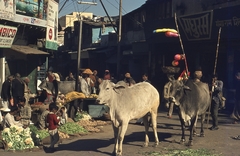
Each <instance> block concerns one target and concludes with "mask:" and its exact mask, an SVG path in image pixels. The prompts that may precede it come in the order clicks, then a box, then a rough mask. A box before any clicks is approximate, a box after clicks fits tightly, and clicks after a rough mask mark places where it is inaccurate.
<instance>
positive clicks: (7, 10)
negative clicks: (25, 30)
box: [0, 0, 16, 20]
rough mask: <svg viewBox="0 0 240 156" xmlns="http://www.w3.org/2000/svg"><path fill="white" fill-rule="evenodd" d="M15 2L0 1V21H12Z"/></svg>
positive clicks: (8, 0)
mask: <svg viewBox="0 0 240 156" xmlns="http://www.w3.org/2000/svg"><path fill="white" fill-rule="evenodd" d="M14 2H15V0H0V19H6V20H13V19H14V16H15V12H16V11H15V3H14Z"/></svg>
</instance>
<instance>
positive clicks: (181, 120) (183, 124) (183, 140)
mask: <svg viewBox="0 0 240 156" xmlns="http://www.w3.org/2000/svg"><path fill="white" fill-rule="evenodd" d="M179 111H180V110H179ZM178 115H179V119H180V123H181V128H182V138H181V140H180V144H184V142H185V122H184V120H183V118H182V116H181V113H180V112H179V113H178Z"/></svg>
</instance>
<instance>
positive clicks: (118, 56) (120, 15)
mask: <svg viewBox="0 0 240 156" xmlns="http://www.w3.org/2000/svg"><path fill="white" fill-rule="evenodd" d="M121 38H122V0H119V26H118V48H117V76H118V78H120V58H121Z"/></svg>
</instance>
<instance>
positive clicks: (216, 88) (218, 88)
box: [210, 74, 223, 130]
mask: <svg viewBox="0 0 240 156" xmlns="http://www.w3.org/2000/svg"><path fill="white" fill-rule="evenodd" d="M222 88H223V82H222V81H221V80H218V76H217V74H214V75H213V81H212V104H211V116H212V127H211V128H210V130H218V108H219V104H220V102H221V101H220V100H221V97H220V94H221V93H222Z"/></svg>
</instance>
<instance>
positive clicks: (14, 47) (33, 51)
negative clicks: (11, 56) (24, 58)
mask: <svg viewBox="0 0 240 156" xmlns="http://www.w3.org/2000/svg"><path fill="white" fill-rule="evenodd" d="M9 50H14V51H16V52H19V53H22V54H25V55H49V53H47V52H44V51H41V50H38V49H35V48H31V47H29V46H22V45H12V47H11V48H10V49H9Z"/></svg>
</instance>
